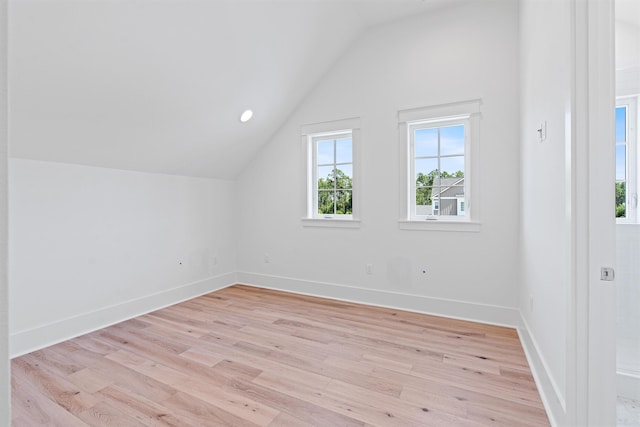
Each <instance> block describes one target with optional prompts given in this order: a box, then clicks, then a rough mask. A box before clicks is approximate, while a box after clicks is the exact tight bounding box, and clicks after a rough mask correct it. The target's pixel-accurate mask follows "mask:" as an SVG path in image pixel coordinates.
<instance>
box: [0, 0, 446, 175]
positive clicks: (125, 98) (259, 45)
mask: <svg viewBox="0 0 640 427" xmlns="http://www.w3.org/2000/svg"><path fill="white" fill-rule="evenodd" d="M445 2H447V3H448V4H450V3H451V0H449V1H447V0H373V1H364V0H360V1H349V0H341V1H331V0H280V1H278V0H254V1H243V0H210V1H203V0H201V1H195V0H93V1H87V0H74V1H69V0H64V1H62V0H12V1H11V2H10V8H9V13H10V14H9V91H10V92H9V121H10V155H11V156H14V157H25V158H31V159H38V160H46V161H57V162H66V163H78V164H86V165H93V166H102V167H110V168H118V169H130V170H139V171H146V172H156V173H168V174H178V175H189V176H202V177H214V178H233V177H235V176H236V175H237V174H238V173H239V172H240V171H241V170H242V169H243V168H244V167H245V166H246V165H247V163H248V161H249V160H250V159H251V158H252V157H253V156H254V155H255V154H256V153H257V151H258V150H259V148H260V147H261V146H262V145H263V144H264V143H265V142H266V141H267V140H268V139H269V137H270V136H271V135H273V134H274V132H275V131H276V130H277V129H278V128H279V127H280V126H281V125H282V124H283V123H284V121H285V120H286V118H287V117H288V116H289V115H290V114H291V112H292V111H293V110H294V108H295V107H296V105H297V104H298V103H299V102H300V101H301V100H302V99H303V98H304V96H305V95H306V94H307V93H308V92H309V91H310V90H311V89H312V88H313V87H314V85H315V84H316V83H317V82H318V80H319V79H320V78H321V76H322V75H323V74H324V73H325V72H326V71H327V70H328V69H329V68H330V67H331V65H332V64H333V63H334V62H335V61H336V60H337V59H338V58H339V56H340V55H341V53H342V52H344V51H345V50H346V49H347V47H348V46H349V45H350V44H351V43H352V42H353V41H354V40H355V39H356V38H357V37H358V36H359V35H360V34H362V33H363V32H364V31H365V30H366V28H367V27H369V26H372V25H377V24H380V23H383V22H386V21H390V20H395V19H399V18H401V17H403V16H407V15H410V14H417V13H424V12H426V11H428V10H430V9H432V8H435V7H439V6H441V5H442V4H444V3H445ZM246 108H251V109H253V110H254V118H253V119H252V120H251V121H250V122H248V123H246V124H242V123H240V121H239V116H240V114H241V113H242V111H243V110H244V109H246Z"/></svg>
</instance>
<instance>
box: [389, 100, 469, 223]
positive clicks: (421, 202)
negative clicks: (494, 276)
mask: <svg viewBox="0 0 640 427" xmlns="http://www.w3.org/2000/svg"><path fill="white" fill-rule="evenodd" d="M479 113H480V101H468V102H461V103H456V104H447V105H441V106H435V107H428V108H422V109H415V110H405V111H401V112H399V114H398V121H399V129H400V131H399V132H400V135H399V138H400V145H401V150H402V153H403V154H402V156H403V157H404V158H405V159H406V168H405V170H404V171H403V174H404V178H403V181H404V183H405V186H406V188H405V190H404V197H403V201H402V216H403V218H401V221H400V223H401V224H400V226H401V228H407V229H416V228H418V229H419V228H426V229H431V228H433V224H434V223H436V222H439V223H441V224H444V225H443V226H442V225H438V226H436V229H444V230H446V229H451V230H458V229H460V230H473V229H478V227H476V225H477V224H478V218H479V214H478V211H479V210H478V207H477V192H478V187H477V182H475V180H474V178H473V177H474V175H472V173H477V172H476V170H477V165H476V164H475V163H476V162H477V160H476V159H475V158H474V156H473V153H474V152H477V145H478V143H479V138H478V127H479V123H478V121H479ZM472 187H473V191H472ZM420 222H422V223H425V224H426V223H427V222H430V223H432V224H430V225H428V226H427V225H421V224H420ZM447 223H449V224H450V223H455V224H453V225H447ZM463 223H466V224H463ZM456 224H457V225H456ZM471 224H474V225H473V226H471ZM442 227H444V228H442Z"/></svg>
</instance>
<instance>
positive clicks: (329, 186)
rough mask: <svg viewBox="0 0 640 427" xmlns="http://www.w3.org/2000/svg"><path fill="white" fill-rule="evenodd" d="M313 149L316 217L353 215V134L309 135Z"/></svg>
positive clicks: (346, 216) (314, 216)
mask: <svg viewBox="0 0 640 427" xmlns="http://www.w3.org/2000/svg"><path fill="white" fill-rule="evenodd" d="M309 138H310V141H311V149H312V152H313V157H312V168H313V177H312V180H313V190H312V191H313V197H314V198H313V207H312V209H313V215H312V217H313V218H345V219H348V218H352V216H353V134H352V131H350V130H348V131H340V132H332V133H325V134H317V135H310V136H309Z"/></svg>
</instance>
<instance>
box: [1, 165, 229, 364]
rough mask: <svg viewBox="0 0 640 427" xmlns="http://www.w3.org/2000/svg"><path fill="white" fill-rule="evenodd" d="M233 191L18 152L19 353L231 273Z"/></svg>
mask: <svg viewBox="0 0 640 427" xmlns="http://www.w3.org/2000/svg"><path fill="white" fill-rule="evenodd" d="M233 193H234V183H233V182H230V181H221V180H211V179H200V178H187V177H180V176H170V175H157V174H147V173H141V172H130V171H122V170H114V169H104V168H96V167H88V166H78V165H68V164H60V163H48V162H41V161H34V160H24V159H15V158H13V159H11V160H10V163H9V224H10V230H11V232H10V239H9V251H10V254H11V256H10V265H9V267H10V268H9V271H10V273H9V283H10V299H9V306H10V325H11V335H12V343H11V344H12V345H11V353H12V354H13V355H15V354H20V353H23V352H25V351H28V350H31V349H33V348H35V347H39V346H42V345H44V344H47V342H42V341H43V340H48V341H49V343H51V342H55V341H56V340H60V339H65V338H68V337H69V336H72V335H77V334H79V333H83V332H86V331H87V330H88V329H91V328H94V327H95V328H98V327H103V326H105V324H109V323H113V322H116V321H119V320H122V319H124V318H127V317H132V316H135V315H138V314H140V313H141V312H144V311H148V310H151V309H154V308H157V307H158V306H162V305H166V304H172V303H175V302H176V301H178V300H180V299H185V298H188V297H191V296H195V294H198V293H204V292H206V291H208V290H213V289H212V288H215V287H217V286H220V285H226V284H229V283H230V282H232V281H233V277H226V276H225V274H228V273H230V272H233V271H235V269H236V259H235V241H234V227H233V224H234V212H233V209H232V203H233ZM214 257H215V258H216V260H214V259H213V258H214ZM214 261H215V262H214ZM215 277H219V279H218V280H213V279H211V278H215Z"/></svg>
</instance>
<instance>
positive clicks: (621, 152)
mask: <svg viewBox="0 0 640 427" xmlns="http://www.w3.org/2000/svg"><path fill="white" fill-rule="evenodd" d="M626 180H627V144H616V181H626Z"/></svg>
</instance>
